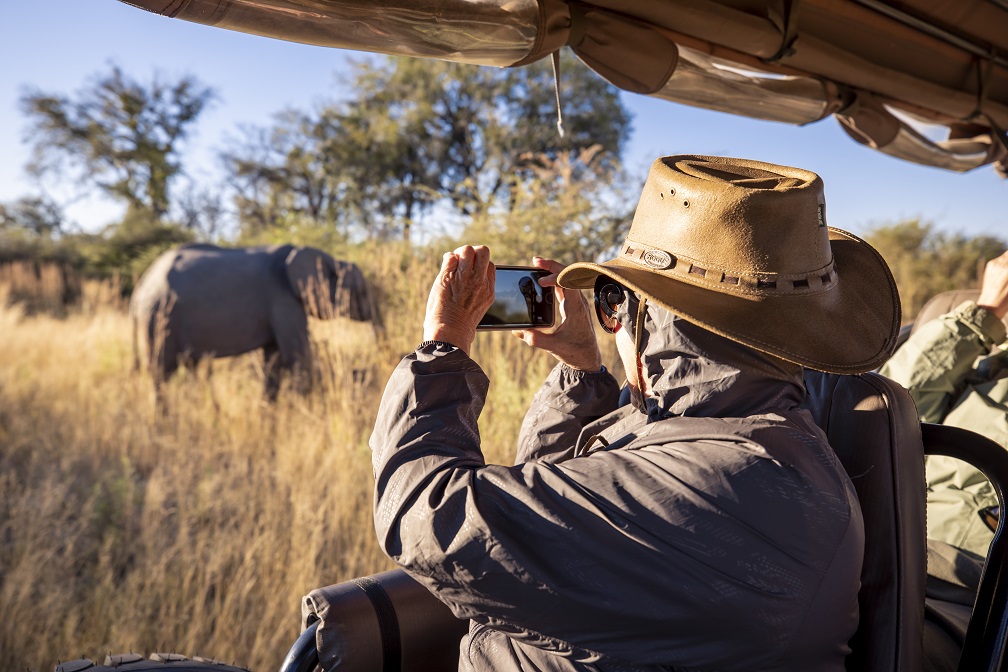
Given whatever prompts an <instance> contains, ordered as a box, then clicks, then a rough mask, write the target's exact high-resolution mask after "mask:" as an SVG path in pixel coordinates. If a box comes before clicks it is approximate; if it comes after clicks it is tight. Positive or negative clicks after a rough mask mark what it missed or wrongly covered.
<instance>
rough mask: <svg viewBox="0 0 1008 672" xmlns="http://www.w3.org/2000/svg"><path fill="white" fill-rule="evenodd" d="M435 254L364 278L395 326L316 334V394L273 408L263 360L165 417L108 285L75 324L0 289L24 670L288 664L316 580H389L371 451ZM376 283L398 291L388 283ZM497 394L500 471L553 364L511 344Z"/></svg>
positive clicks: (206, 382)
mask: <svg viewBox="0 0 1008 672" xmlns="http://www.w3.org/2000/svg"><path fill="white" fill-rule="evenodd" d="M435 271H436V264H435V263H434V261H432V260H426V261H417V260H413V261H409V262H399V265H398V266H397V267H395V268H377V269H367V268H365V272H366V273H367V274H368V276H369V278H371V279H372V280H373V281H374V282H375V283H376V284H377V285H379V287H378V290H379V295H380V297H381V301H382V304H381V305H383V307H384V315H385V327H386V328H385V330H384V331H383V332H380V333H379V332H375V331H374V330H373V329H372V328H371V327H370V326H368V325H361V324H357V323H351V322H349V321H346V320H340V319H337V320H333V321H327V322H313V324H312V328H313V337H314V339H315V341H316V346H317V349H318V351H319V353H320V356H319V358H318V369H319V375H318V379H319V382H318V383H317V384H316V385H315V386H314V387H313V391H312V392H311V393H310V394H307V395H299V394H295V393H293V392H292V391H290V390H282V391H281V395H280V399H279V401H278V402H277V403H276V404H275V405H274V406H269V405H266V404H264V403H263V401H262V383H261V380H260V377H259V360H258V358H257V357H256V356H253V355H248V356H244V357H239V358H234V359H231V360H218V361H217V362H215V363H214V364H213V367H212V375H209V376H208V375H207V373H208V369H209V367H207V366H205V365H204V366H201V367H200V368H199V369H198V370H197V371H196V372H195V373H192V372H188V373H183V375H180V376H177V377H176V378H175V379H173V380H172V381H170V383H169V384H168V385H167V387H166V390H167V399H168V410H167V412H165V413H163V414H161V413H158V412H156V411H155V409H154V408H153V402H152V399H151V396H152V395H151V385H150V380H149V379H148V378H147V377H146V375H145V374H144V373H143V372H137V371H134V370H133V353H132V343H131V325H130V321H129V319H128V317H127V315H126V313H125V311H124V307H123V304H122V301H121V300H120V299H118V298H117V297H116V294H115V292H112V291H111V290H110V289H109V288H108V287H102V286H96V285H91V286H86V287H85V288H84V290H83V299H82V302H81V307H80V308H78V309H77V310H76V311H73V312H71V313H70V314H69V315H67V316H66V317H64V318H60V319H57V318H54V317H50V316H47V315H46V314H44V313H39V314H34V315H32V316H26V315H25V313H24V311H23V310H21V309H20V308H18V307H17V306H9V305H7V304H8V301H7V298H8V292H9V289H5V288H4V286H2V285H0V613H3V614H4V618H3V619H0V651H3V652H4V653H5V657H4V658H5V663H6V665H7V667H8V669H12V670H26V669H27V670H38V671H43V670H51V669H53V666H54V665H55V664H56V662H57V660H67V659H73V658H78V657H88V658H92V659H96V658H97V659H103V658H104V656H105V654H106V653H108V652H110V651H111V652H123V651H130V650H132V651H137V652H142V653H149V652H151V651H155V650H161V651H178V652H180V653H186V654H190V655H197V654H198V655H204V656H212V657H216V658H218V659H222V660H225V661H227V662H232V661H234V662H236V663H237V664H240V665H242V666H245V667H248V668H250V669H252V670H256V671H258V672H268V671H270V670H276V669H278V668H279V666H280V663H281V661H282V659H283V656H284V654H285V653H286V652H287V650H288V648H289V646H290V645H291V644H292V643H293V642H294V640H295V638H296V636H297V634H298V627H299V617H300V599H301V596H302V595H304V594H305V593H306V592H308V591H309V590H311V589H312V588H315V587H317V586H321V585H326V584H329V583H335V582H338V581H341V580H345V579H348V578H351V577H354V576H361V575H366V574H371V573H374V572H377V571H382V570H385V569H388V568H390V567H391V564H390V562H389V561H388V560H387V559H386V558H385V557H384V556H383V555H382V554H381V552H380V551H379V549H378V547H377V543H376V542H375V541H374V531H373V528H372V521H371V498H372V492H371V488H372V485H373V478H372V474H371V464H370V451H369V448H368V437H369V436H370V432H371V429H372V427H373V424H374V415H375V412H376V409H377V407H378V402H379V399H380V397H381V393H382V390H383V388H384V384H385V381H386V380H387V377H388V375H389V373H390V371H391V370H392V368H393V367H394V366H395V365H396V363H397V362H398V360H399V358H400V357H401V355H402V354H404V353H406V352H408V351H410V350H412V349H413V348H414V347H415V345H416V343H417V342H418V341H419V340H420V337H421V329H420V325H421V322H422V311H423V306H424V303H425V301H426V295H427V291H428V288H429V286H430V281H431V279H432V278H433V274H434V272H435ZM375 277H378V278H385V280H375ZM473 355H474V358H475V359H476V360H477V361H479V362H480V363H481V365H483V366H484V370H486V371H487V373H488V375H489V376H490V378H491V380H492V381H493V382H492V385H491V392H490V398H489V400H488V402H487V407H486V410H485V411H484V414H483V417H482V419H481V428H482V431H483V436H484V441H485V445H484V450H485V452H486V454H487V459H488V461H491V462H497V463H510V461H511V460H512V458H513V455H514V445H513V444H514V440H515V436H516V434H517V430H518V426H519V424H520V421H521V417H522V415H523V413H524V410H525V408H526V407H527V405H528V403H529V401H530V400H531V398H532V395H533V394H534V393H535V391H536V389H538V386H539V384H540V383H541V381H542V379H543V378H544V377H545V375H546V373H547V372H548V371H549V369H550V367H551V366H552V361H551V360H550V358H549V357H548V356H545V355H543V354H542V353H535V352H532V351H531V350H530V349H528V348H527V347H526V346H524V344H522V343H520V342H518V341H517V340H516V339H514V338H513V337H511V336H510V335H509V334H500V333H498V334H481V335H480V336H478V338H477V343H476V345H475V347H474V352H473Z"/></svg>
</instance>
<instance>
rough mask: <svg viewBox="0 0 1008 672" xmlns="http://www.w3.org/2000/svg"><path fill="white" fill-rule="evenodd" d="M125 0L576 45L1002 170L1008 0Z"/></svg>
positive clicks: (728, 102) (504, 61)
mask: <svg viewBox="0 0 1008 672" xmlns="http://www.w3.org/2000/svg"><path fill="white" fill-rule="evenodd" d="M122 1H124V2H127V4H130V5H134V6H137V7H140V8H143V9H147V10H150V11H153V12H156V13H158V14H162V15H165V16H171V17H175V18H180V19H185V20H189V21H195V22H198V23H204V24H209V25H216V26H219V27H222V28H228V29H232V30H238V31H242V32H247V33H254V34H258V35H265V36H268V37H273V38H278V39H283V40H290V41H296V42H304V43H308V44H316V45H321V46H328V47H336V48H344V49H354V50H364V51H372V52H379V53H386V54H398V55H407V56H417V57H423V58H441V59H446V60H455V61H461V62H467V63H476V64H480V65H492V66H499V67H512V66H520V65H523V64H526V63H530V62H532V61H535V60H538V59H540V58H545V57H548V56H549V55H551V54H552V53H553V52H555V51H557V50H558V49H560V48H563V47H569V48H570V49H571V50H573V52H574V53H575V54H576V55H577V56H578V58H580V59H581V60H582V61H584V62H585V63H586V64H587V65H588V66H589V67H591V68H592V69H593V70H595V71H596V72H597V73H598V74H599V75H601V76H602V77H604V78H606V79H607V80H609V81H610V82H612V83H613V84H614V85H616V86H618V87H620V88H622V89H625V90H627V91H633V92H635V93H640V94H644V95H651V96H657V97H660V98H664V99H667V100H672V101H676V102H680V103H684V104H687V105H694V106H698V107H705V108H709V109H716V110H720V111H725V112H732V113H736V114H742V115H746V116H752V117H757V118H762V119H770V120H775V121H783V122H787V123H793V124H804V123H809V122H812V121H816V120H818V119H821V118H824V117H826V116H829V115H834V116H835V117H836V119H837V120H838V121H839V122H840V123H841V124H842V125H843V127H844V129H845V130H846V131H847V132H848V133H849V134H850V135H851V137H852V138H853V139H855V140H857V141H858V142H861V143H863V144H866V145H868V146H870V147H873V148H875V149H878V150H879V151H883V152H886V153H887V154H891V155H893V156H897V157H899V158H903V159H906V160H909V161H914V162H917V163H923V164H926V165H933V166H939V167H942V168H947V169H950V170H958V171H963V170H970V169H972V168H975V167H978V166H981V165H986V164H992V165H993V166H994V167H995V169H996V170H998V171H999V172H1000V173H1001V174H1002V175H1003V176H1004V175H1005V174H1008V149H1006V147H1008V138H1006V136H1005V132H1004V129H1005V128H1008V0H905V1H899V2H897V1H895V0H887V1H884V0H768V1H762V2H760V1H757V0H592V1H591V2H577V1H570V2H567V1H565V0H386V1H383V2H369V1H368V0H122ZM908 119H909V120H911V123H907V120H908ZM914 119H917V120H924V121H927V122H929V123H934V124H940V125H942V126H945V127H947V128H948V135H947V137H946V138H945V139H943V140H937V141H936V140H933V139H929V138H933V136H931V135H928V136H925V135H924V134H921V133H919V132H918V131H917V130H916V129H915V124H914V123H913V120H914Z"/></svg>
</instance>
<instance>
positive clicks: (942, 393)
mask: <svg viewBox="0 0 1008 672" xmlns="http://www.w3.org/2000/svg"><path fill="white" fill-rule="evenodd" d="M1003 340H1005V325H1004V324H1003V323H1002V322H1001V320H999V319H998V318H997V316H996V315H994V314H993V313H991V312H990V311H988V310H986V309H985V308H981V307H979V306H978V305H976V304H975V303H974V302H972V301H967V302H965V303H963V304H961V305H960V306H959V307H957V308H956V309H955V310H953V311H951V312H949V313H946V314H945V315H942V316H941V317H939V318H938V319H936V320H933V321H931V322H928V323H927V324H924V325H922V326H921V327H920V329H918V330H917V331H916V332H914V334H913V335H912V336H911V337H910V339H909V340H908V341H907V342H906V343H904V344H903V346H902V347H900V349H899V350H897V351H896V354H894V355H893V356H892V358H891V359H890V360H889V361H888V362H886V364H885V366H883V367H882V369H881V370H880V371H879V373H881V374H882V375H883V376H886V377H888V378H892V379H893V380H895V381H896V382H897V383H900V384H901V385H903V386H904V387H906V388H907V389H908V390H909V391H910V396H912V397H913V399H914V401H915V402H916V404H917V412H918V413H919V414H920V418H921V420H923V421H924V422H941V421H942V419H943V418H944V417H945V413H947V412H948V410H949V404H950V403H951V402H952V400H953V398H954V396H955V394H956V392H957V391H958V390H959V389H960V386H961V383H962V382H963V378H964V377H965V376H966V375H967V374H968V373H969V372H970V371H971V370H972V368H973V363H974V362H975V361H976V358H977V357H979V356H980V355H983V354H986V353H987V352H988V350H990V348H991V347H992V346H993V345H995V344H997V343H1000V342H1001V341H1003Z"/></svg>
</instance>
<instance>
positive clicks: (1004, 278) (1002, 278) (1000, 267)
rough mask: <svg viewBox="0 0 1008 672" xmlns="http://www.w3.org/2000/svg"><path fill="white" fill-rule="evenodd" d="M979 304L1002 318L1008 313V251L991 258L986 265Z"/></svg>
mask: <svg viewBox="0 0 1008 672" xmlns="http://www.w3.org/2000/svg"><path fill="white" fill-rule="evenodd" d="M977 305H978V306H980V307H981V308H986V309H987V310H989V311H991V312H992V313H994V314H995V315H997V316H998V317H999V318H1000V319H1002V320H1003V319H1004V317H1005V315H1008V252H1005V253H1004V254H1002V255H1001V256H1000V257H998V258H996V259H991V260H990V261H988V262H987V265H986V266H985V267H984V275H983V284H982V285H981V286H980V298H978V299H977Z"/></svg>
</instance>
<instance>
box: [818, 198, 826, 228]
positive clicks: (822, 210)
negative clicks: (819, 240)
mask: <svg viewBox="0 0 1008 672" xmlns="http://www.w3.org/2000/svg"><path fill="white" fill-rule="evenodd" d="M819 226H820V228H821V227H824V226H826V204H825V203H820V204H819Z"/></svg>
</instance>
